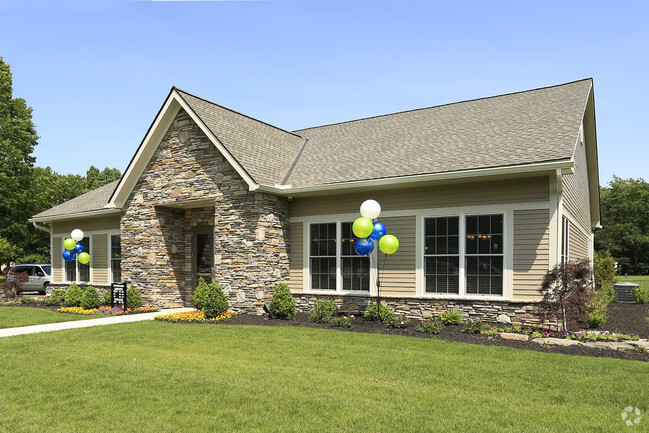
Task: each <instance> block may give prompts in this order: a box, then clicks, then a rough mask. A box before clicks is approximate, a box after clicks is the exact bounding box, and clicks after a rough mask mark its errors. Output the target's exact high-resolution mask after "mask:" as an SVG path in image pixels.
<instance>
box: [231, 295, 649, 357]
mask: <svg viewBox="0 0 649 433" xmlns="http://www.w3.org/2000/svg"><path fill="white" fill-rule="evenodd" d="M648 314H649V305H638V304H611V306H610V307H609V312H608V314H607V319H606V326H605V327H604V328H605V329H607V330H611V331H617V332H621V333H624V334H631V333H635V334H639V335H640V337H641V338H648V337H649V322H647V320H646V319H645V318H646V317H647V315H648ZM225 323H226V324H229V325H259V326H298V327H308V328H323V329H334V330H339V331H343V332H365V333H370V334H385V335H401V336H407V337H417V338H438V339H440V340H453V341H459V342H463V343H470V344H482V345H485V346H503V347H513V348H516V349H525V350H535V351H537V352H545V353H561V354H566V355H581V356H597V357H607V358H617V359H628V360H635V361H643V362H649V351H645V352H640V351H639V350H626V351H617V350H612V349H598V348H592V347H585V346H580V345H574V346H546V347H544V346H541V345H540V344H538V343H534V342H532V341H514V340H505V339H503V338H501V337H500V336H486V335H479V334H477V335H476V334H466V333H464V332H462V329H463V326H462V325H455V326H445V327H444V329H443V330H442V332H441V333H440V334H438V335H435V336H431V335H428V334H424V333H421V332H417V330H416V329H417V325H418V324H419V321H417V320H412V321H411V322H410V323H409V324H408V327H406V328H402V329H387V328H386V327H385V325H383V324H382V323H379V322H369V321H365V320H363V318H362V317H357V318H356V320H354V323H353V325H352V326H351V328H337V327H336V328H334V327H332V326H331V325H329V324H320V323H313V322H311V320H309V313H298V314H297V316H296V317H295V319H292V320H280V319H270V318H269V317H268V316H267V315H264V316H256V315H252V314H237V315H235V316H233V317H232V318H231V319H230V320H228V321H227V322H225Z"/></svg>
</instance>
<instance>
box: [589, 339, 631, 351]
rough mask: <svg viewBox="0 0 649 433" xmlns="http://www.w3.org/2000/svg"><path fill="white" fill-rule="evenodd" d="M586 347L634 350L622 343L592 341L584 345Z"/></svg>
mask: <svg viewBox="0 0 649 433" xmlns="http://www.w3.org/2000/svg"><path fill="white" fill-rule="evenodd" d="M586 346H588V347H597V348H600V349H613V350H635V347H633V346H631V345H630V344H628V343H625V342H622V341H592V342H588V343H586Z"/></svg>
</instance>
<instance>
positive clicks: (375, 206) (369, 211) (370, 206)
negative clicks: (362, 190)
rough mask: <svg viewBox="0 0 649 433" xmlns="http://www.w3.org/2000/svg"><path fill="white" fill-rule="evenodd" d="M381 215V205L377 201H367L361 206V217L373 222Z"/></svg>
mask: <svg viewBox="0 0 649 433" xmlns="http://www.w3.org/2000/svg"><path fill="white" fill-rule="evenodd" d="M380 214H381V205H380V204H379V202H378V201H376V200H365V201H364V202H363V204H362V205H361V215H363V217H364V218H369V219H371V220H373V219H374V218H378V217H379V215H380Z"/></svg>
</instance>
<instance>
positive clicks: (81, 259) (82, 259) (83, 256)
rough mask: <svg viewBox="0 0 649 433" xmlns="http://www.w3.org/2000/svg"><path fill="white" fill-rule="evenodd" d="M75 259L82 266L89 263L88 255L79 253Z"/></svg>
mask: <svg viewBox="0 0 649 433" xmlns="http://www.w3.org/2000/svg"><path fill="white" fill-rule="evenodd" d="M77 259H78V260H79V263H81V264H84V265H87V264H88V263H89V262H90V254H88V253H81V254H79V256H78V257H77Z"/></svg>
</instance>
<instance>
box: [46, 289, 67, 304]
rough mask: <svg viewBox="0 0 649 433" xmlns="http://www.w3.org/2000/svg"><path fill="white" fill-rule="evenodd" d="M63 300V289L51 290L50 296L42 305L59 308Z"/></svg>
mask: <svg viewBox="0 0 649 433" xmlns="http://www.w3.org/2000/svg"><path fill="white" fill-rule="evenodd" d="M64 300H65V290H63V289H57V290H53V291H52V294H51V295H50V296H49V297H48V298H45V299H44V300H43V303H44V304H45V305H50V306H53V305H56V306H61V305H63V301H64Z"/></svg>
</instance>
